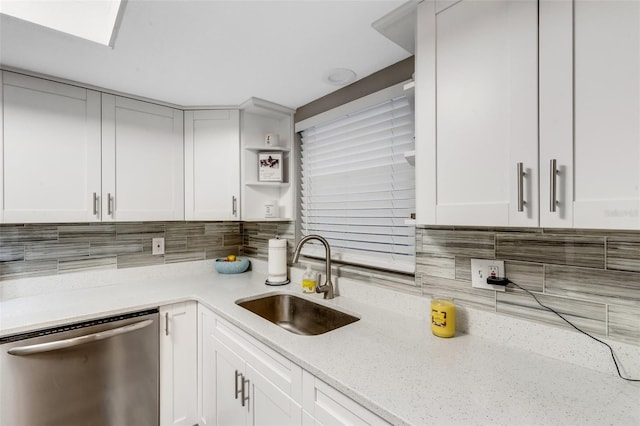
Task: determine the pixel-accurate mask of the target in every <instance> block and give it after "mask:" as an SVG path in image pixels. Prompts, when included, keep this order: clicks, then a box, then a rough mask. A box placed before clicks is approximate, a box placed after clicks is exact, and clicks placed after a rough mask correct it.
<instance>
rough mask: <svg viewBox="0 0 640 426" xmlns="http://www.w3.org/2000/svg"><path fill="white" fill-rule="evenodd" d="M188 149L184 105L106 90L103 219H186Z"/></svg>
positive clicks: (104, 105) (103, 115) (103, 134)
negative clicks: (158, 102)
mask: <svg viewBox="0 0 640 426" xmlns="http://www.w3.org/2000/svg"><path fill="white" fill-rule="evenodd" d="M183 152H184V151H183V112H182V111H181V110H177V109H173V108H169V107H165V106H160V105H155V104H151V103H147V102H141V101H137V100H133V99H128V98H123V97H119V96H113V95H108V94H103V95H102V161H103V168H102V192H103V196H104V202H103V203H102V215H103V220H104V221H132V220H183V219H184V174H183V165H184V161H183Z"/></svg>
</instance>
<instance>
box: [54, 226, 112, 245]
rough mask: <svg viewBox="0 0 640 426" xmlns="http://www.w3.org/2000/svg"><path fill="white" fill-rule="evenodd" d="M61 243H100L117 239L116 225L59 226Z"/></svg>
mask: <svg viewBox="0 0 640 426" xmlns="http://www.w3.org/2000/svg"><path fill="white" fill-rule="evenodd" d="M58 236H59V239H60V241H61V242H90V243H93V242H99V241H113V240H115V239H116V225H115V224H113V223H104V224H103V223H90V224H72V225H59V226H58Z"/></svg>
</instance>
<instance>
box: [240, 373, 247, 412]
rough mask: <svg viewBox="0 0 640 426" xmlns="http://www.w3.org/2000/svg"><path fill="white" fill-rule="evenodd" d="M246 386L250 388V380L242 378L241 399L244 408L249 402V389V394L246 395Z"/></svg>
mask: <svg viewBox="0 0 640 426" xmlns="http://www.w3.org/2000/svg"><path fill="white" fill-rule="evenodd" d="M245 385H247V387H249V380H247V379H245V378H244V376H243V377H242V389H241V391H240V393H241V398H242V400H241V401H242V406H243V407H244V406H245V404H246V403H247V402H248V401H249V389H247V394H246V395H245V391H244V389H245Z"/></svg>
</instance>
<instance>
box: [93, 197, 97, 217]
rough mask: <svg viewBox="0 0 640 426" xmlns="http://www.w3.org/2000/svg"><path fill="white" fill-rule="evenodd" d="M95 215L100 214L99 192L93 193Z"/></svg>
mask: <svg viewBox="0 0 640 426" xmlns="http://www.w3.org/2000/svg"><path fill="white" fill-rule="evenodd" d="M93 215H94V216H97V215H98V194H96V193H95V192H94V193H93Z"/></svg>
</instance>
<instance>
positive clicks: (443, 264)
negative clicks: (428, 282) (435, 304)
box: [416, 253, 456, 280]
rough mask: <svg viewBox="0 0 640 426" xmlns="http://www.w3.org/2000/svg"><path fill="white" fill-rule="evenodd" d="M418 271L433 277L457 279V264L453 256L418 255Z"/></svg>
mask: <svg viewBox="0 0 640 426" xmlns="http://www.w3.org/2000/svg"><path fill="white" fill-rule="evenodd" d="M416 271H420V273H421V274H423V275H430V276H432V277H440V278H449V279H451V280H453V279H455V277H456V276H455V275H456V264H455V258H454V257H453V256H437V255H431V254H424V253H421V254H416Z"/></svg>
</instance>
